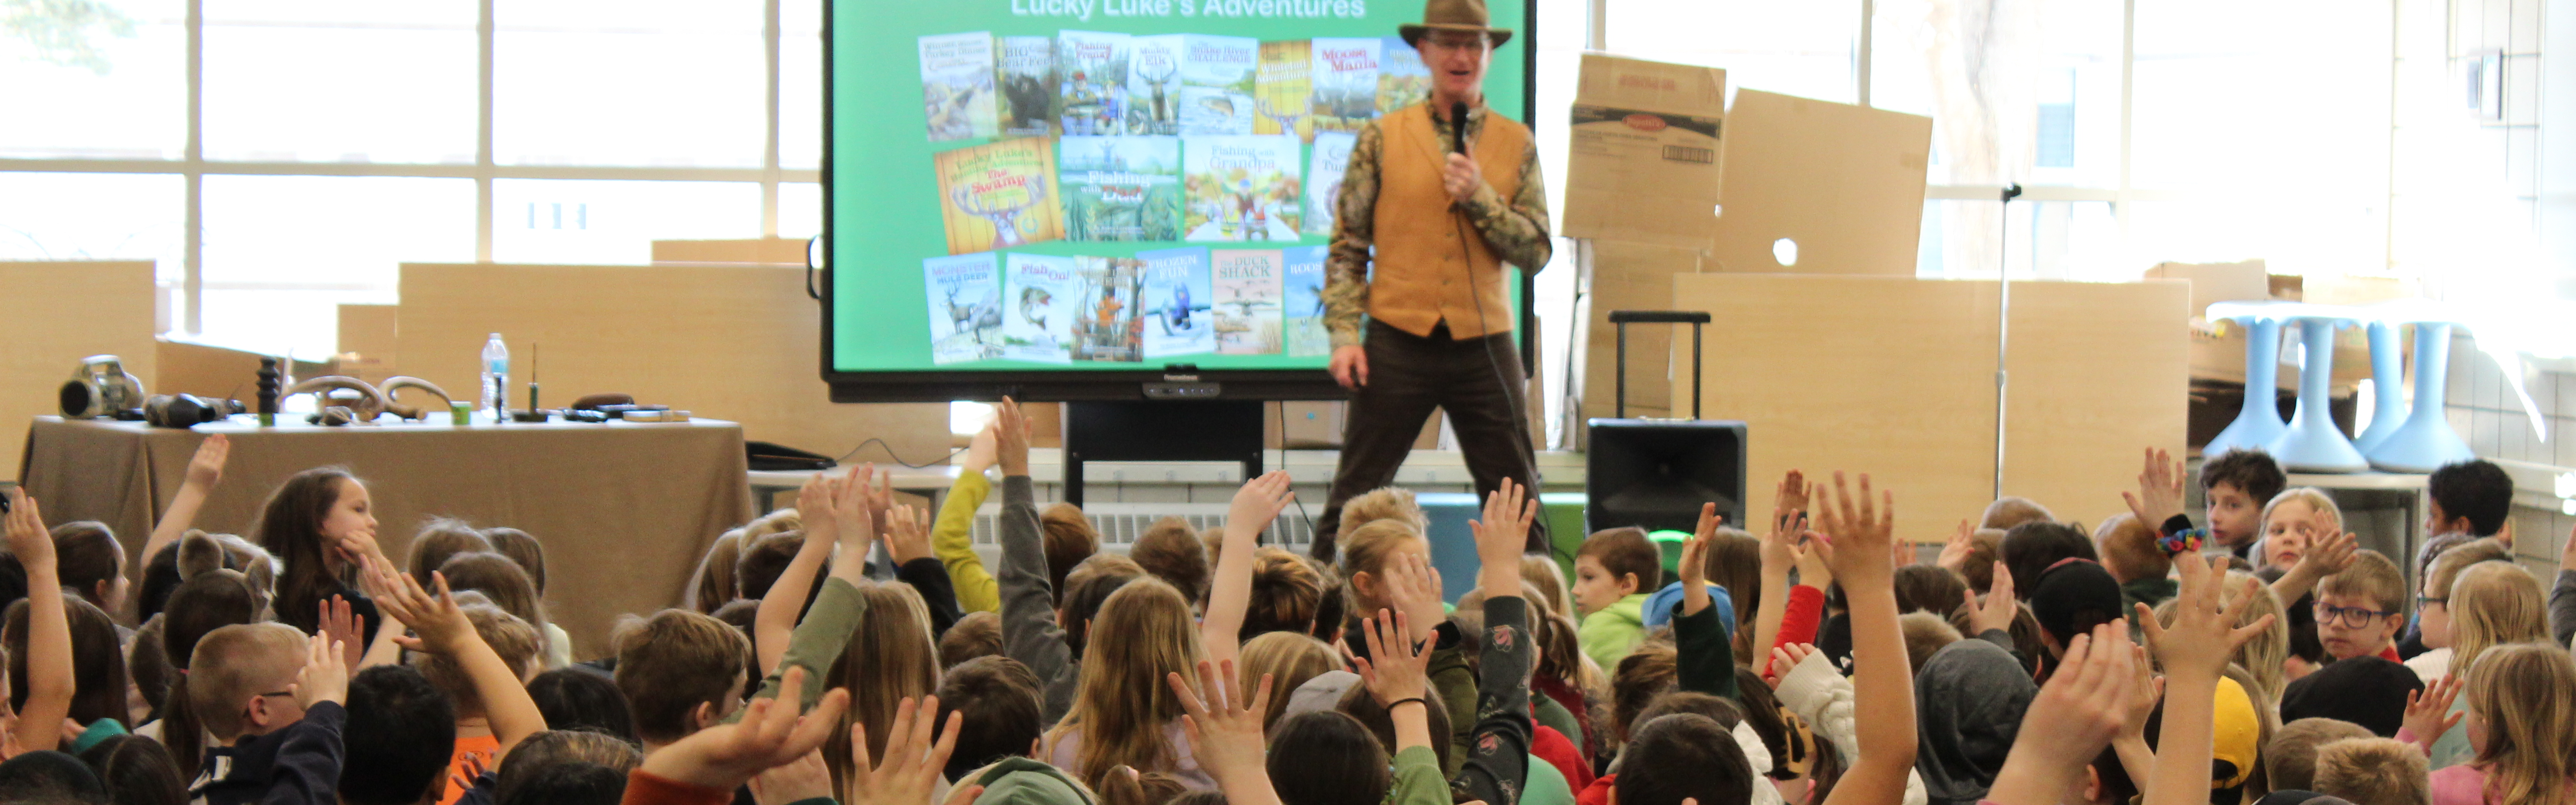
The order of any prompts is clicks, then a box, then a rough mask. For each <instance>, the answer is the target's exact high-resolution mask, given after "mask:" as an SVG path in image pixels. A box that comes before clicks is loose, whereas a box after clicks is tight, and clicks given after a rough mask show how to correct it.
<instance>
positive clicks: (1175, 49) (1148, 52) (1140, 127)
mask: <svg viewBox="0 0 2576 805" xmlns="http://www.w3.org/2000/svg"><path fill="white" fill-rule="evenodd" d="M1189 38H1190V37H1189V35H1188V34H1163V35H1160V36H1139V37H1134V38H1131V39H1129V40H1128V44H1127V124H1126V127H1125V133H1127V134H1153V135H1172V134H1179V133H1181V74H1182V71H1183V68H1182V60H1184V59H1186V58H1188V55H1187V53H1188V50H1187V48H1188V42H1189ZM1102 133H1103V134H1107V133H1109V132H1102Z"/></svg>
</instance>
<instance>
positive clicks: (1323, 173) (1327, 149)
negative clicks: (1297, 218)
mask: <svg viewBox="0 0 2576 805" xmlns="http://www.w3.org/2000/svg"><path fill="white" fill-rule="evenodd" d="M1358 141H1359V135H1356V134H1352V133H1350V132H1347V131H1327V132H1323V133H1321V134H1317V135H1315V148H1314V154H1313V155H1312V156H1310V157H1309V158H1308V160H1307V168H1306V229H1305V231H1306V234H1309V235H1331V234H1333V213H1334V205H1335V204H1336V203H1337V202H1339V201H1340V200H1341V196H1342V177H1343V176H1344V175H1346V174H1347V173H1349V171H1350V167H1351V146H1352V144H1354V143H1357V142H1358Z"/></svg>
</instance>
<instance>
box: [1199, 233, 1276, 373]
mask: <svg viewBox="0 0 2576 805" xmlns="http://www.w3.org/2000/svg"><path fill="white" fill-rule="evenodd" d="M1208 260H1209V262H1210V263H1212V264H1213V265H1214V267H1215V273H1216V352H1217V354H1219V355H1277V354H1279V346H1280V344H1279V329H1280V322H1279V304H1280V301H1281V300H1280V290H1281V287H1282V286H1281V284H1280V274H1279V272H1280V264H1279V262H1280V252H1279V250H1278V249H1217V250H1214V251H1211V252H1209V253H1208Z"/></svg>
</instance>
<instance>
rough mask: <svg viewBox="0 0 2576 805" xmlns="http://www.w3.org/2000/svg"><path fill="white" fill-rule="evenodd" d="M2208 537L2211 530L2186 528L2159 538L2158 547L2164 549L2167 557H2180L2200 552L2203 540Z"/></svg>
mask: <svg viewBox="0 0 2576 805" xmlns="http://www.w3.org/2000/svg"><path fill="white" fill-rule="evenodd" d="M2207 536H2209V529H2206V528H2186V529H2183V530H2180V531H2176V532H2173V533H2171V534H2166V535H2164V536H2162V537H2157V538H2156V546H2157V547H2159V548H2163V549H2164V552H2165V555H2166V556H2180V555H2182V554H2186V553H2190V552H2192V551H2197V550H2200V543H2201V539H2202V538H2204V537H2207Z"/></svg>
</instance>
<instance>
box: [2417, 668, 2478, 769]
mask: <svg viewBox="0 0 2576 805" xmlns="http://www.w3.org/2000/svg"><path fill="white" fill-rule="evenodd" d="M2459 697H2460V677H2459V676H2458V675H2455V674H2443V675H2442V677H2441V678H2440V679H2435V680H2433V684H2430V685H2426V686H2424V689H2423V690H2410V691H2407V692H2406V721H2405V727H2406V732H2407V733H2409V734H2408V735H2407V736H2406V737H2409V738H2413V739H2415V743H2416V744H2418V745H2421V746H2423V747H2424V748H2425V750H2426V751H2431V750H2432V748H2433V742H2434V741H2438V740H2441V739H2442V734H2443V733H2447V732H2450V731H2451V728H2452V727H2454V726H2458V725H2459V723H2460V717H2462V716H2465V715H2468V714H2467V713H2454V712H2451V702H2452V701H2453V700H2455V699H2458V698H2459Z"/></svg>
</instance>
